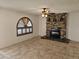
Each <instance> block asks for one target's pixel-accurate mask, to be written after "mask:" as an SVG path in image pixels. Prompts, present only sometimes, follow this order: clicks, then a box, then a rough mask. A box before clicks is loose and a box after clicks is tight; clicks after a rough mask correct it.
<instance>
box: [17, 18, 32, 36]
mask: <svg viewBox="0 0 79 59" xmlns="http://www.w3.org/2000/svg"><path fill="white" fill-rule="evenodd" d="M23 18H26V19H27V20H28V21H30V22H31V25H32V26H26V25H25V24H24V25H25V26H24V27H18V24H19V22H20V21H21V20H22V22H23V23H24V21H23ZM30 28H31V30H32V31H30ZM19 29H21V34H18V30H19ZM23 29H25V33H23ZM27 29H29V32H27V31H26V30H27ZM16 31H17V36H22V35H26V34H30V33H33V23H32V21H31V20H30V19H29V18H28V17H22V18H20V19H19V20H18V22H17V26H16Z"/></svg>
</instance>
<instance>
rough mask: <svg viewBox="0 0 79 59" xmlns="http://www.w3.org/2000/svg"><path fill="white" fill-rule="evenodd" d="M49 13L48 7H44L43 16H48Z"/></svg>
mask: <svg viewBox="0 0 79 59" xmlns="http://www.w3.org/2000/svg"><path fill="white" fill-rule="evenodd" d="M47 15H48V8H42V17H47Z"/></svg>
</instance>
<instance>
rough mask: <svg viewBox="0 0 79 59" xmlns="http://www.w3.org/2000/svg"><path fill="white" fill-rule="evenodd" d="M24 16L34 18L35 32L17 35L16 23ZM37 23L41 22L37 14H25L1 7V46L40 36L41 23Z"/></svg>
mask: <svg viewBox="0 0 79 59" xmlns="http://www.w3.org/2000/svg"><path fill="white" fill-rule="evenodd" d="M23 16H27V17H29V18H30V19H31V20H32V22H33V33H32V34H27V35H24V36H19V37H17V35H16V24H17V21H18V20H19V19H20V18H21V17H23ZM37 24H39V21H38V16H36V15H30V14H24V13H21V12H17V11H11V10H7V9H2V8H0V48H4V47H7V46H9V45H12V44H15V43H17V42H21V41H23V40H27V39H29V38H32V37H34V36H38V32H39V31H38V30H39V25H37Z"/></svg>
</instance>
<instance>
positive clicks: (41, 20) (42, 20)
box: [39, 16, 46, 36]
mask: <svg viewBox="0 0 79 59" xmlns="http://www.w3.org/2000/svg"><path fill="white" fill-rule="evenodd" d="M39 35H40V36H44V35H46V18H45V17H41V16H40V17H39Z"/></svg>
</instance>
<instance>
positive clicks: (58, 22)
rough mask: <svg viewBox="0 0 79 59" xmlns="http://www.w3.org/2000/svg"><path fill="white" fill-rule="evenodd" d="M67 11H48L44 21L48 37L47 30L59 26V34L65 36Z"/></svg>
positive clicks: (47, 32)
mask: <svg viewBox="0 0 79 59" xmlns="http://www.w3.org/2000/svg"><path fill="white" fill-rule="evenodd" d="M66 21H67V13H58V14H56V13H49V14H48V17H47V21H46V35H47V36H48V37H49V36H50V33H49V31H50V30H51V29H53V28H61V35H62V36H66Z"/></svg>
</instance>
